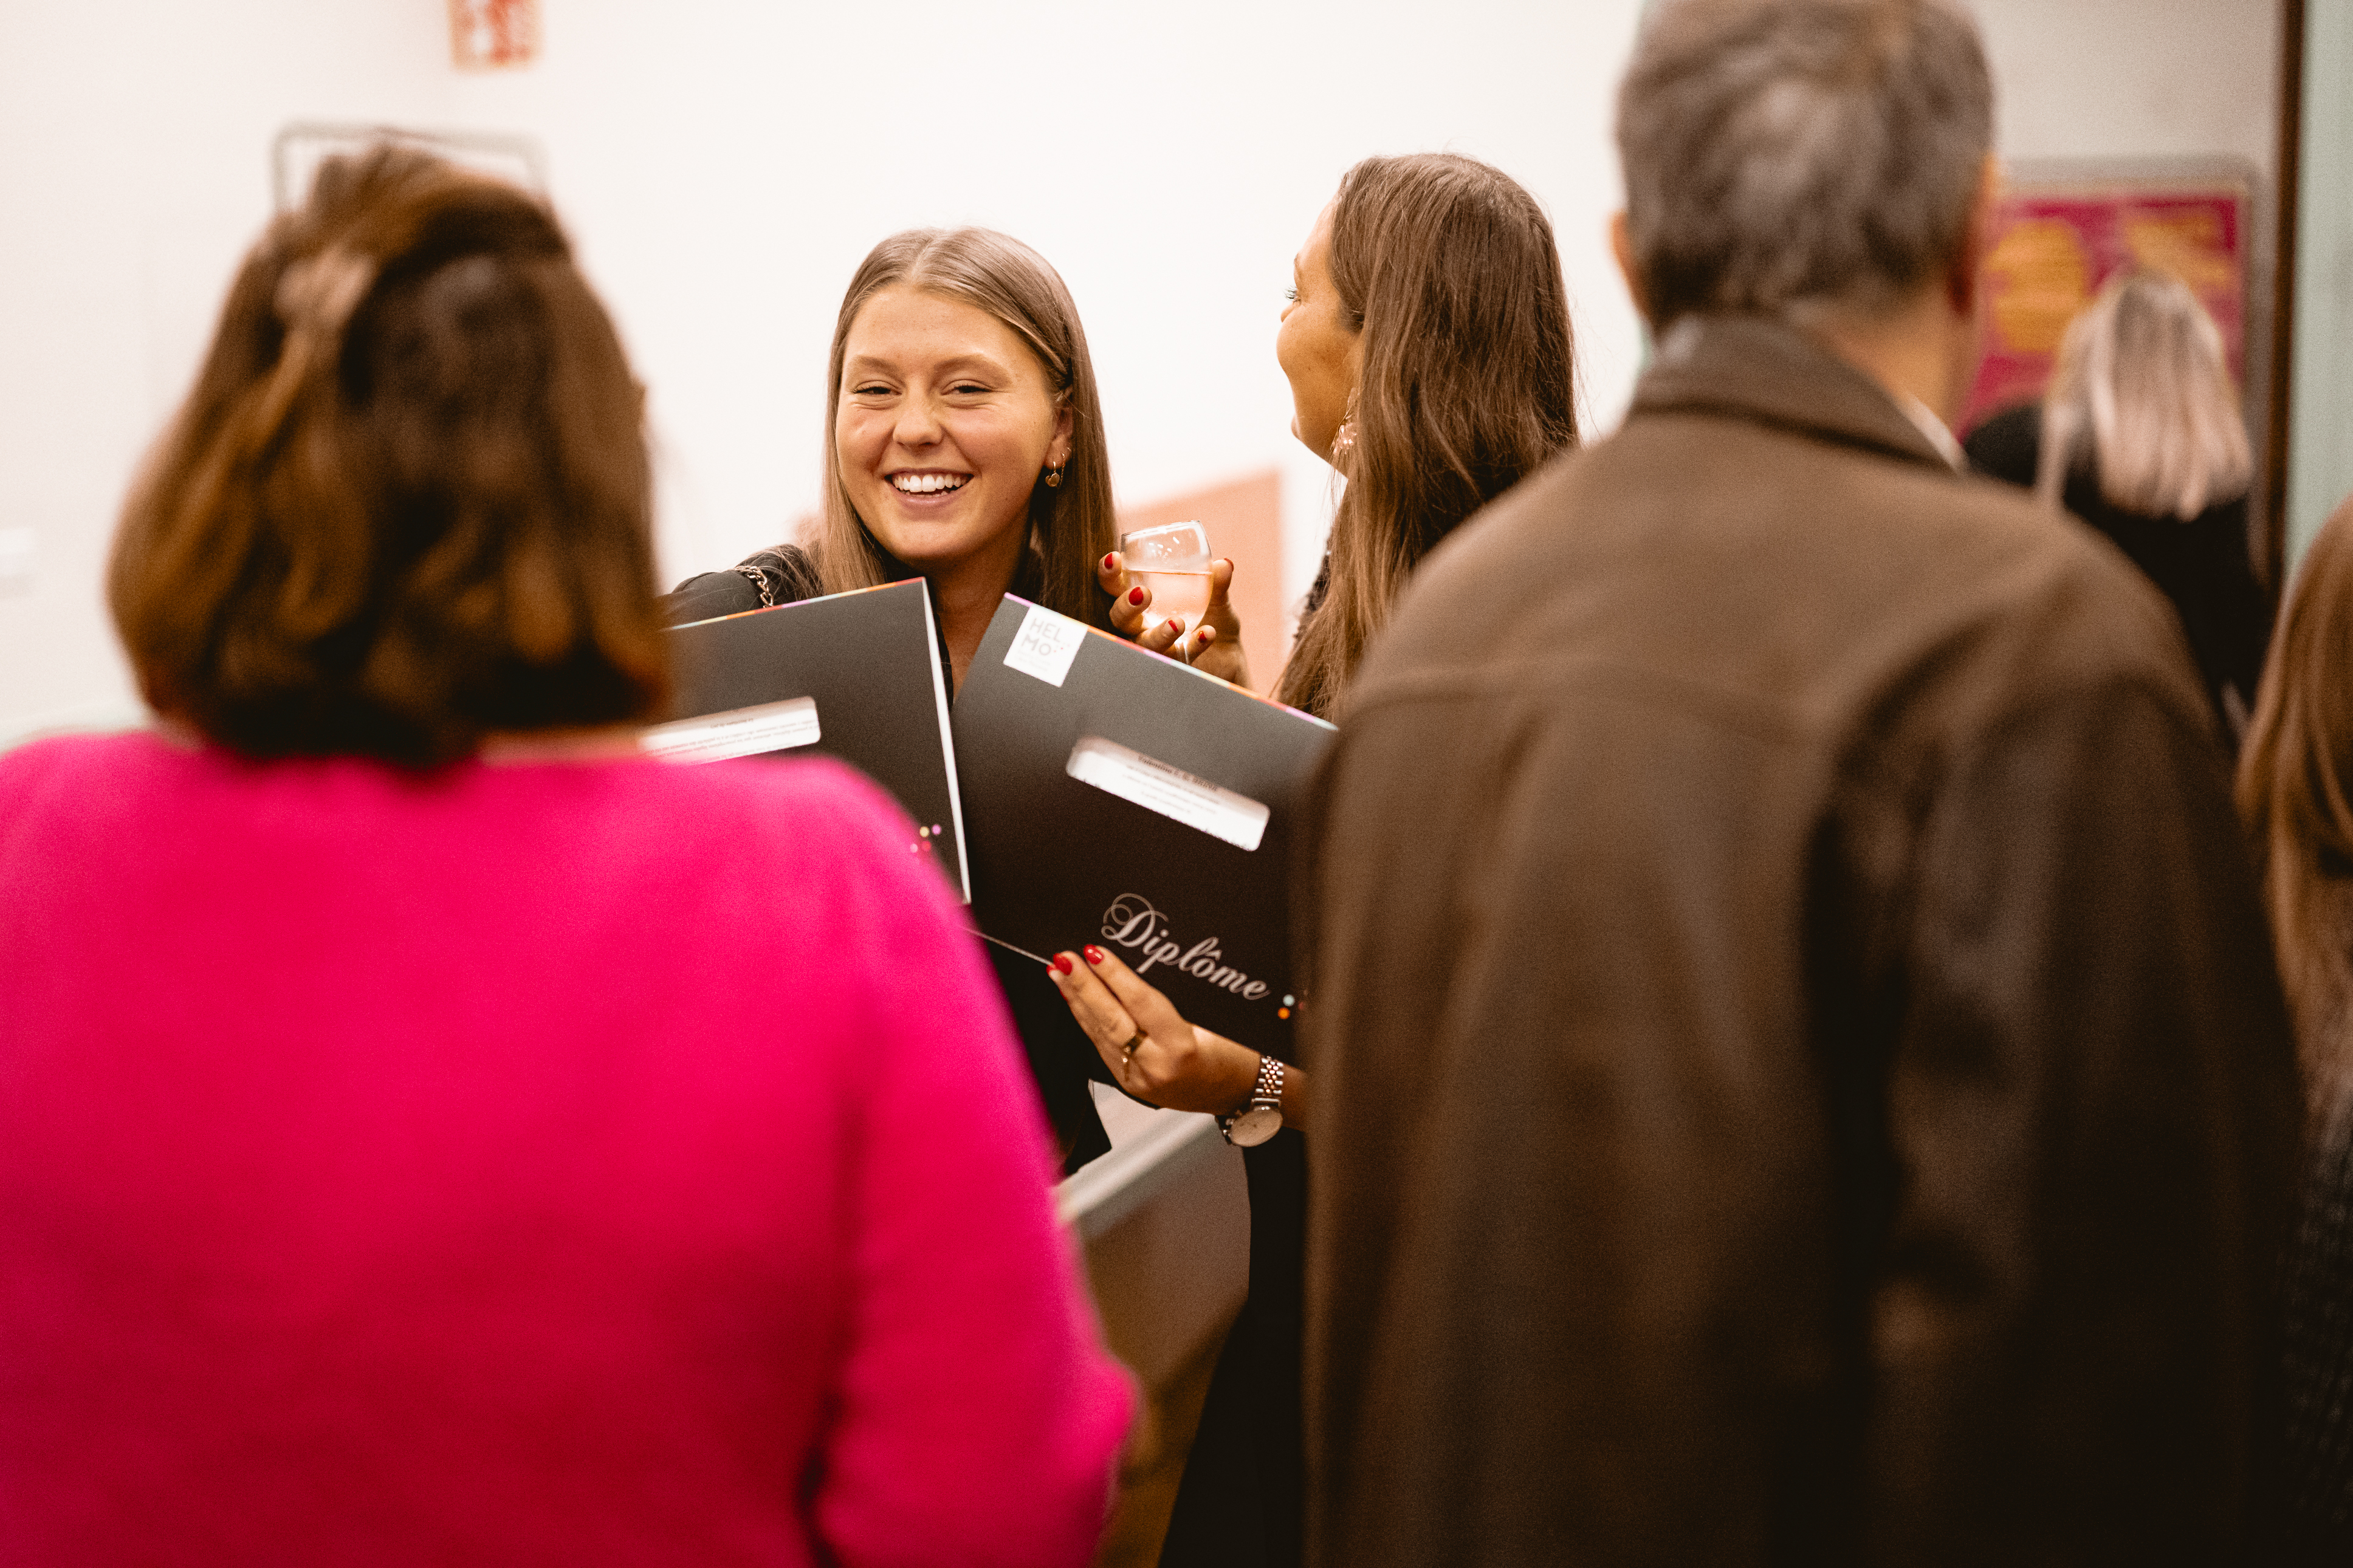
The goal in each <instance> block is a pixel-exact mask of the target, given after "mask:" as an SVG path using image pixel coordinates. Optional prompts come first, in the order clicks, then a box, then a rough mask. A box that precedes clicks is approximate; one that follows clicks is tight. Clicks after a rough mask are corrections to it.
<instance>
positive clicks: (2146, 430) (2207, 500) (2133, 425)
mask: <svg viewBox="0 0 2353 1568" xmlns="http://www.w3.org/2000/svg"><path fill="white" fill-rule="evenodd" d="M2081 468H2090V469H2092V470H2093V471H2094V473H2095V474H2096V475H2097V476H2098V479H2099V482H2100V494H2101V495H2102V496H2103V497H2105V499H2106V500H2107V501H2108V503H2109V504H2110V505H2112V506H2117V507H2121V508H2123V509H2124V510H2126V511H2131V512H2138V513H2139V514H2140V515H2141V516H2143V517H2178V518H2180V519H2182V520H2183V521H2189V519H2191V518H2194V517H2196V516H2198V514H2199V513H2200V512H2202V511H2204V510H2206V509H2207V508H2208V507H2210V506H2213V505H2215V504H2217V503H2218V502H2221V501H2230V500H2237V499H2238V498H2239V497H2240V496H2242V495H2243V494H2245V493H2246V489H2247V486H2248V484H2249V482H2250V481H2251V480H2252V479H2253V472H2254V469H2253V464H2252V462H2251V461H2250V459H2249V456H2248V451H2247V426H2246V424H2245V422H2244V420H2243V419H2242V417H2241V416H2240V413H2239V394H2238V389H2237V388H2236V387H2234V386H2233V385H2232V384H2231V369H2230V366H2229V364H2228V363H2226V362H2225V361H2224V358H2223V354H2222V333H2221V329H2219V328H2217V327H2216V326H2215V325H2214V318H2213V317H2211V316H2210V315H2208V314H2207V313H2206V308H2205V307H2204V306H2203V305H2200V303H2199V302H2198V296H2197V295H2195V294H2193V293H2191V292H2190V291H2189V285H2188V284H2186V283H2184V282H2182V281H2181V279H2179V278H2172V277H2168V276H2167V275H2166V274H2164V273H2160V272H2130V273H2125V274H2123V275H2120V276H2118V277H2116V278H2112V279H2109V280H2108V282H2107V285H2106V286H2105V288H2103V289H2101V290H2100V292H2099V295H2098V297H2097V298H2095V299H2094V300H2093V301H2092V302H2091V304H2089V305H2088V306H2086V307H2084V310H2083V312H2082V313H2081V314H2080V315H2078V316H2077V317H2076V318H2075V319H2074V321H2072V322H2070V323H2069V324H2068V327H2067V335H2066V337H2065V338H2064V339H2063V340H2062V341H2061V342H2060V344H2059V358H2058V362H2057V363H2055V364H2054V365H2053V366H2052V372H2051V386H2050V390H2049V391H2047V392H2046V393H2044V394H2043V398H2042V455H2041V457H2040V458H2038V459H2037V468H2036V473H2035V482H2034V489H2035V492H2036V493H2037V494H2038V495H2040V496H2042V498H2043V499H2044V500H2047V501H2049V502H2050V503H2051V504H2052V505H2053V506H2056V505H2057V504H2058V503H2059V497H2060V495H2061V493H2062V492H2063V489H2065V487H2066V483H2067V479H2068V476H2069V475H2070V474H2071V473H2073V471H2075V470H2077V469H2081Z"/></svg>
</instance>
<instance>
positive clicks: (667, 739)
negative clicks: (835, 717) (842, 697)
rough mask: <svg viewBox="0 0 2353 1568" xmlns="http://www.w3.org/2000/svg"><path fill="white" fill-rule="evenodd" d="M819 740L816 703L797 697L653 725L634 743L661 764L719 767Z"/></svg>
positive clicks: (810, 699) (814, 742)
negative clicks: (721, 764)
mask: <svg viewBox="0 0 2353 1568" xmlns="http://www.w3.org/2000/svg"><path fill="white" fill-rule="evenodd" d="M817 742H818V727H817V699H816V698H814V697H796V698H793V699H792V700H789V701H786V702H763V703H761V704H760V705H759V706H758V707H756V708H736V709H731V710H729V711H727V712H724V713H705V714H703V715H702V717H701V718H699V719H674V720H672V721H670V722H669V723H667V724H656V725H655V726H653V727H652V728H651V729H649V730H647V731H644V732H643V733H641V734H640V735H638V747H639V749H640V750H642V751H643V752H645V753H646V754H647V755H648V756H649V757H659V758H660V759H661V760H662V761H664V762H666V763H719V762H724V761H726V760H727V759H728V758H729V757H756V756H758V755H759V754H760V753H762V752H788V751H790V750H792V749H793V748H794V747H795V746H809V745H815V744H816V743H817Z"/></svg>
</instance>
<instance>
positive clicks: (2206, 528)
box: [2194, 496, 2272, 711]
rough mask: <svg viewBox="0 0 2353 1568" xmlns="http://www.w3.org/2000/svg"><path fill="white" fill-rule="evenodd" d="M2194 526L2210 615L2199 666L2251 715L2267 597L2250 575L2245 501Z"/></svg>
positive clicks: (2265, 647) (2266, 635)
mask: <svg viewBox="0 0 2353 1568" xmlns="http://www.w3.org/2000/svg"><path fill="white" fill-rule="evenodd" d="M2194 526H2196V527H2198V528H2199V529H2200V531H2201V533H2202V535H2203V537H2202V539H2201V540H2200V542H2201V544H2203V545H2204V546H2205V549H2206V552H2207V554H2208V560H2207V561H2206V563H2204V574H2205V575H2206V577H2207V579H2208V582H2209V583H2210V584H2211V589H2210V593H2211V600H2212V604H2213V615H2214V627H2213V634H2212V637H2213V647H2211V648H2201V649H2200V662H2201V663H2204V664H2206V665H2207V666H2208V667H2209V668H2208V669H2207V677H2208V679H2209V680H2210V681H2212V682H2214V683H2215V684H2217V685H2219V684H2221V682H2223V681H2228V682H2229V683H2230V684H2231V685H2232V686H2234V687H2236V688H2237V689H2238V692H2239V700H2240V701H2241V702H2242V703H2243V704H2244V705H2245V706H2246V708H2247V710H2249V711H2253V708H2254V706H2255V684H2256V682H2258V681H2259V680H2261V679H2263V657H2264V655H2265V654H2267V653H2268V652H2270V650H2271V641H2272V596H2271V595H2270V593H2269V592H2267V591H2266V590H2265V589H2264V587H2263V584H2262V582H2261V581H2260V580H2258V579H2257V578H2256V576H2255V567H2254V555H2253V545H2252V543H2251V542H2250V541H2249V539H2248V537H2247V501H2246V498H2245V497H2243V496H2242V497H2241V498H2239V499H2238V500H2235V501H2232V502H2230V503H2229V504H2227V505H2224V506H2220V507H2216V508H2214V509H2213V510H2212V512H2211V513H2210V514H2209V516H2208V517H2207V518H2203V519H2200V521H2199V522H2198V523H2197V524H2196V525H2194Z"/></svg>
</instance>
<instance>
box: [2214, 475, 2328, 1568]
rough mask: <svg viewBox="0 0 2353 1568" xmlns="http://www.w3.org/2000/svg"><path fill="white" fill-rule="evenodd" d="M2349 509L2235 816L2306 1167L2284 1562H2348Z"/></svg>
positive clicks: (2270, 692) (2267, 673)
mask: <svg viewBox="0 0 2353 1568" xmlns="http://www.w3.org/2000/svg"><path fill="white" fill-rule="evenodd" d="M2348 692H2353V502H2348V504H2346V505H2345V506H2342V507H2339V508H2338V509H2337V514H2336V515H2335V516H2334V517H2331V518H2330V519H2329V520H2328V521H2327V524H2326V525H2325V526H2324V527H2323V528H2322V529H2321V531H2320V533H2319V536H2318V537H2317V538H2316V539H2315V540H2314V541H2313V542H2312V545H2311V548H2310V549H2309V550H2307V551H2306V553H2305V557H2304V562H2303V564H2302V566H2301V567H2300V569H2299V570H2298V572H2297V574H2296V578H2295V587H2294V589H2293V590H2292V591H2291V592H2290V594H2289V595H2288V599H2287V603H2286V605H2285V606H2284V609H2283V611H2282V614H2281V616H2280V627H2279V635H2278V637H2277V638H2276V639H2275V640H2274V644H2273V647H2272V656H2271V662H2270V664H2269V665H2268V667H2267V668H2265V669H2264V672H2263V685H2262V689H2261V692H2260V695H2259V696H2258V698H2257V700H2256V702H2255V711H2254V718H2253V722H2252V723H2251V724H2250V725H2249V726H2248V730H2247V737H2246V745H2245V747H2244V749H2243V750H2242V752H2241V754H2240V758H2239V780H2238V802H2239V815H2240V817H2241V819H2242V821H2243V822H2244V823H2245V824H2246V827H2247V831H2248V835H2249V837H2250V839H2251V840H2252V842H2253V848H2254V852H2255V856H2256V859H2257V863H2258V865H2259V866H2260V868H2261V869H2262V872H2263V901H2264V904H2265V908H2266V911H2267V912H2268V914H2269V915H2270V917H2271V928H2272V942H2273V945H2274V950H2275V952H2276V953H2277V956H2278V961H2279V970H2280V978H2281V980H2282V982H2283V983H2284V986H2285V989H2286V991H2287V996H2288V1004H2289V1007H2290V1009H2291V1011H2292V1013H2293V1015H2294V1017H2295V1035H2296V1055H2297V1058H2298V1063H2299V1066H2300V1067H2301V1068H2302V1071H2303V1078H2304V1088H2305V1103H2306V1141H2307V1146H2308V1152H2309V1159H2308V1162H2307V1164H2306V1184H2305V1195H2304V1204H2303V1211H2302V1214H2301V1215H2300V1216H2299V1219H2298V1222H2297V1226H2296V1235H2295V1242H2294V1244H2293V1246H2292V1247H2291V1248H2290V1251H2289V1258H2288V1267H2287V1270H2286V1277H2285V1284H2284V1289H2283V1317H2282V1334H2281V1339H2282V1352H2283V1355H2284V1376H2283V1378H2282V1391H2281V1392H2282V1400H2281V1412H2282V1417H2283V1425H2282V1430H2281V1443H2280V1448H2279V1453H2278V1459H2277V1465H2276V1475H2275V1477H2274V1478H2273V1479H2274V1481H2275V1483H2276V1494H2275V1495H2276V1501H2277V1508H2278V1511H2277V1514H2276V1517H2275V1519H2274V1521H2273V1522H2274V1525H2275V1527H2276V1528H2277V1529H2278V1531H2279V1532H2280V1535H2281V1540H2280V1541H2279V1542H2278V1543H2277V1551H2278V1553H2279V1555H2278V1558H2277V1560H2278V1561H2280V1562H2283V1563H2310V1564H2314V1565H2315V1568H2317V1565H2319V1564H2323V1563H2327V1564H2338V1563H2347V1562H2353V703H2348V701H2347V694H2348Z"/></svg>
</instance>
